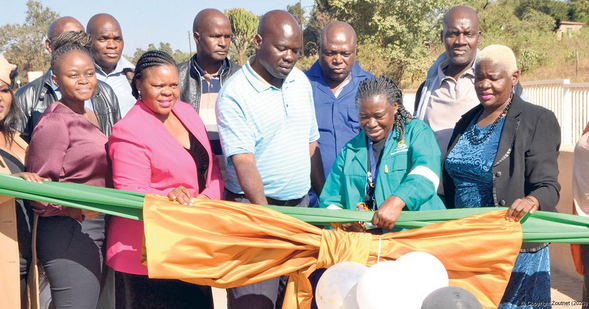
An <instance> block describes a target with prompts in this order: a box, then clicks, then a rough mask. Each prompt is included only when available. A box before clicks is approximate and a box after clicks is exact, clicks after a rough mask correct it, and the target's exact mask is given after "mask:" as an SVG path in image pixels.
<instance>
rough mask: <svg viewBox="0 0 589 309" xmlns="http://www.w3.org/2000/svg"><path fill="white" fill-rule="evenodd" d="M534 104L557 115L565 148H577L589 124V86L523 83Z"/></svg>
mask: <svg viewBox="0 0 589 309" xmlns="http://www.w3.org/2000/svg"><path fill="white" fill-rule="evenodd" d="M522 86H523V87H524V89H525V91H526V94H527V95H528V98H529V99H530V102H532V103H534V104H536V105H540V106H543V107H545V108H547V109H549V110H551V111H552V112H554V114H555V115H556V118H557V119H558V122H559V123H560V127H561V136H562V144H567V145H574V144H575V143H577V141H578V140H579V138H580V137H581V133H582V131H583V128H585V125H586V124H587V122H589V83H571V82H570V80H568V79H564V80H549V81H534V82H524V83H522Z"/></svg>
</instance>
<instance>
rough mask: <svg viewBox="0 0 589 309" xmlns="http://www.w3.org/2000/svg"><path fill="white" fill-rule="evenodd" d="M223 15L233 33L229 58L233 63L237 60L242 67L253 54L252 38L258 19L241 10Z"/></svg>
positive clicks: (227, 11) (256, 29)
mask: <svg viewBox="0 0 589 309" xmlns="http://www.w3.org/2000/svg"><path fill="white" fill-rule="evenodd" d="M225 15H226V16H227V18H229V21H230V22H231V30H232V31H233V36H232V37H231V43H232V45H231V49H230V51H229V53H230V58H232V59H234V61H235V59H236V58H237V59H238V60H239V64H240V65H244V64H245V61H246V60H247V57H249V56H250V55H252V54H253V53H254V36H255V35H256V33H257V31H258V24H259V23H260V18H259V17H258V16H256V14H254V13H252V12H250V11H248V10H246V9H243V8H237V9H230V10H225ZM231 54H233V55H231Z"/></svg>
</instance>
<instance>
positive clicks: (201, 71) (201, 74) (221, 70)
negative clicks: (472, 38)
mask: <svg viewBox="0 0 589 309" xmlns="http://www.w3.org/2000/svg"><path fill="white" fill-rule="evenodd" d="M194 59H195V61H194V62H193V63H194V67H195V68H196V70H197V71H198V74H199V75H200V76H201V77H203V76H205V74H207V72H205V70H204V69H203V68H201V67H200V65H199V64H198V62H197V61H196V57H195V58H194ZM227 66H228V65H227V62H226V61H225V60H223V61H222V64H221V67H220V68H219V71H217V73H215V74H212V75H211V76H212V77H213V78H217V77H219V75H220V74H221V72H223V70H225V69H226V68H227Z"/></svg>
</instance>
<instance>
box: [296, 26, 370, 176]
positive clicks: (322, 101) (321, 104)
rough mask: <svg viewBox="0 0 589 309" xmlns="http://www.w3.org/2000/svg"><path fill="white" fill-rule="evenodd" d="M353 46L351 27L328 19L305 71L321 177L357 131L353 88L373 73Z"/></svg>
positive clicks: (354, 39)
mask: <svg viewBox="0 0 589 309" xmlns="http://www.w3.org/2000/svg"><path fill="white" fill-rule="evenodd" d="M356 48H357V44H356V32H355V31H354V28H352V26H350V25H349V24H348V23H346V22H342V21H335V22H332V23H330V24H328V25H327V26H325V28H324V29H323V31H322V32H321V44H320V46H319V60H317V61H316V62H315V64H313V66H312V67H311V69H310V70H309V71H307V72H306V73H305V74H307V77H308V78H309V81H310V82H311V86H312V88H313V99H314V101H315V115H316V116H317V125H318V127H319V134H320V135H321V137H320V138H319V148H320V149H321V159H322V161H323V170H324V174H325V177H327V175H328V174H329V171H330V170H331V166H332V165H333V162H334V161H335V158H336V157H337V154H338V153H339V152H340V150H341V149H342V147H343V146H344V145H345V144H346V143H347V142H348V141H349V140H350V139H352V138H353V137H354V136H356V135H357V134H358V132H359V131H360V125H359V123H358V108H357V107H356V92H357V91H358V85H359V84H360V82H361V81H363V80H365V79H367V78H371V77H373V75H372V74H370V73H368V72H366V71H364V70H363V69H362V68H361V67H360V65H359V64H358V63H357V62H356Z"/></svg>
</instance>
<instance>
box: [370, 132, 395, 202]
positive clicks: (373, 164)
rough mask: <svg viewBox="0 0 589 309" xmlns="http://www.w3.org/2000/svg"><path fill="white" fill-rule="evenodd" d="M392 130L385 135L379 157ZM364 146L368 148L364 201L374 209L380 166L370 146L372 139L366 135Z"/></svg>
mask: <svg viewBox="0 0 589 309" xmlns="http://www.w3.org/2000/svg"><path fill="white" fill-rule="evenodd" d="M393 131H394V130H391V132H389V135H388V136H387V140H386V142H385V144H384V146H383V148H382V151H381V157H382V152H383V151H384V150H385V148H386V146H387V143H388V142H389V140H390V139H391V136H392V135H393ZM366 147H367V148H368V156H367V157H368V166H367V167H368V171H367V172H366V194H365V196H364V202H365V203H366V205H367V206H368V208H371V209H376V203H375V200H374V188H375V184H376V180H377V178H378V168H379V166H380V160H379V158H375V157H374V148H373V147H372V140H370V138H369V137H368V136H367V137H366ZM372 159H374V160H372Z"/></svg>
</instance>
